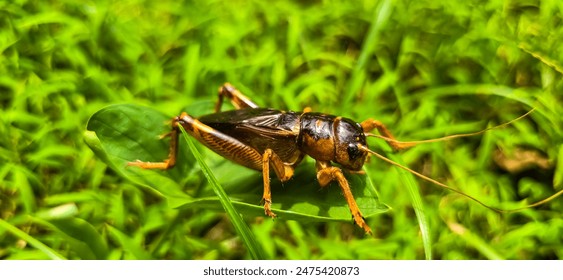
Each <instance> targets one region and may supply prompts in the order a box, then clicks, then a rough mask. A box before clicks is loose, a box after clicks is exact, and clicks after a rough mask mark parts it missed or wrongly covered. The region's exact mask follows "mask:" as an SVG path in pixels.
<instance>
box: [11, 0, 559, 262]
mask: <svg viewBox="0 0 563 280" xmlns="http://www.w3.org/2000/svg"><path fill="white" fill-rule="evenodd" d="M560 2H561V1H557V0H551V1H541V3H539V2H534V1H523V0H521V1H519V0H510V1H508V0H507V1H504V0H492V1H470V2H467V1H466V2H462V1H459V2H456V3H454V2H450V1H406V0H395V1H391V0H389V1H275V2H273V3H270V2H264V1H193V2H191V1H169V0H161V1H158V2H151V1H143V0H128V1H118V2H114V1H96V2H85V3H77V2H76V1H68V0H57V1H55V0H52V1H32V0H20V1H0V106H1V112H0V258H1V259H59V258H60V259H250V258H252V257H257V256H256V255H255V254H252V253H251V251H250V250H249V249H248V247H247V246H246V245H245V244H249V242H248V241H246V242H245V239H244V238H241V237H240V235H239V234H240V233H239V231H237V230H236V229H235V227H234V226H233V220H232V218H229V216H228V215H226V214H225V213H224V210H223V208H222V206H221V205H222V204H221V203H220V200H218V199H217V198H214V200H213V199H211V200H210V201H205V200H199V201H197V203H193V204H185V203H186V201H187V200H188V199H192V198H202V197H203V198H213V197H215V196H214V192H213V190H212V189H211V188H210V185H209V184H208V182H207V180H206V178H205V176H204V175H203V173H202V169H201V168H200V167H199V165H197V163H196V160H195V158H193V156H192V154H191V153H190V152H189V149H188V147H187V145H185V141H183V140H182V141H181V145H182V147H181V152H180V155H181V158H180V160H181V162H180V163H179V166H178V168H175V169H174V170H171V171H169V172H168V173H164V172H157V171H146V170H133V168H128V169H124V168H123V167H124V166H123V165H119V164H117V165H116V164H112V161H111V160H110V159H111V157H112V156H113V155H112V154H111V153H107V149H108V146H107V145H106V144H105V142H103V141H102V142H99V141H98V142H97V141H95V140H96V137H94V136H95V135H93V134H92V133H88V132H87V133H86V134H85V132H86V130H87V125H88V121H89V119H90V118H91V117H92V116H93V115H94V114H95V113H96V112H99V111H100V110H102V109H103V108H110V107H108V106H110V105H113V106H118V108H125V107H119V106H132V107H135V108H139V107H141V106H148V107H151V108H152V109H151V110H152V111H154V112H158V114H157V115H158V116H159V117H157V118H155V117H154V116H156V115H155V114H153V113H150V112H152V111H150V112H149V111H148V110H147V112H145V113H137V115H134V116H135V118H134V119H131V122H133V123H137V124H139V125H144V126H146V127H148V128H150V129H153V130H154V131H155V133H154V135H152V134H151V135H149V134H147V133H146V132H144V131H145V130H144V126H143V129H138V130H135V129H134V127H133V129H132V130H129V131H128V133H132V134H133V135H137V136H136V139H148V140H147V141H145V142H143V143H144V145H145V146H143V147H141V148H142V150H138V149H140V147H138V146H135V145H133V144H132V145H131V146H120V145H116V146H112V147H111V148H112V149H116V150H119V151H122V152H123V155H127V158H120V159H119V160H121V162H126V161H129V160H135V159H137V158H138V155H139V154H141V153H142V154H147V155H148V156H151V157H153V158H154V159H162V158H164V157H166V155H167V152H168V151H167V142H166V140H159V139H158V135H159V134H161V133H163V132H166V131H167V130H168V129H169V126H168V125H167V124H166V123H165V120H167V119H168V118H170V117H172V116H175V115H177V114H179V113H180V112H181V111H183V110H187V111H188V112H189V113H190V114H192V115H195V116H198V115H202V114H206V113H210V112H212V110H213V109H212V107H213V102H215V100H216V98H217V97H216V91H217V88H218V87H219V86H220V85H221V84H222V83H224V82H227V81H228V82H230V83H232V84H233V85H235V86H236V87H238V88H239V89H241V91H242V92H244V93H245V94H246V95H247V96H249V97H251V98H252V99H253V100H254V101H255V102H256V103H257V104H259V105H261V106H264V107H272V108H280V109H290V110H301V109H302V108H304V107H306V106H311V107H312V108H313V109H314V110H315V111H321V112H327V113H331V114H336V115H343V116H346V117H349V118H352V119H355V120H357V121H362V120H364V119H367V118H370V117H371V118H375V119H378V120H380V121H382V122H383V123H385V124H386V125H387V126H388V127H389V128H390V129H391V130H392V131H393V133H394V134H395V135H396V136H397V137H398V138H400V139H401V140H417V139H428V138H435V137H440V136H445V135H451V134H455V133H465V132H473V131H478V130H481V129H483V128H486V127H490V126H494V125H496V124H499V123H503V122H506V121H509V120H511V119H514V118H516V117H518V116H520V115H521V114H523V113H525V112H526V111H528V110H530V109H531V108H532V107H534V108H536V111H535V112H534V113H533V114H532V115H531V116H530V117H528V118H526V119H523V120H520V121H518V122H516V123H514V124H512V125H511V126H509V127H506V128H502V129H497V130H493V131H490V132H487V133H486V134H484V135H481V136H475V137H470V138H462V139H456V140H451V141H448V142H442V143H432V144H423V145H419V146H417V147H414V148H412V149H409V150H407V151H404V152H400V153H396V154H391V153H390V151H389V149H388V148H387V147H385V143H381V141H379V140H377V139H370V147H371V148H372V149H374V150H376V151H378V152H381V153H384V154H387V155H388V156H389V157H392V158H393V159H395V160H397V161H400V162H402V163H404V164H406V165H408V166H409V167H411V168H413V169H414V170H417V171H419V172H421V173H423V174H425V175H427V176H430V177H432V178H435V179H437V180H439V181H441V182H444V183H446V184H448V185H450V186H453V187H456V188H458V189H460V190H462V191H464V192H465V193H468V194H470V195H472V196H474V197H477V198H478V199H480V200H481V201H483V202H484V203H486V204H488V205H492V206H499V207H502V208H518V207H520V206H523V205H525V204H529V203H532V202H535V201H538V200H540V199H543V198H545V197H547V196H549V195H550V194H553V193H555V192H556V191H558V190H561V188H562V186H563V167H562V166H563V164H561V162H562V161H563V147H562V145H561V144H562V143H563V137H562V136H563V132H562V129H561V128H562V127H563V126H562V125H561V124H562V122H561V117H560V116H561V114H562V113H563V112H562V110H561V108H562V97H561V96H562V95H561V92H562V90H563V82H561V81H562V75H563V71H562V69H563V50H562V47H561V44H560V40H559V38H561V37H563V28H562V26H561V24H560V22H561V20H562V16H561V10H563V4H561V3H560ZM116 104H130V105H116ZM225 107H227V106H225ZM114 108H115V107H114ZM123 129H125V127H124V128H123ZM127 135H129V134H127ZM98 136H99V135H98ZM151 138H152V139H153V140H154V141H150V139H151ZM110 140H111V139H110ZM134 140H135V139H134ZM90 147H92V148H93V149H91V148H90ZM198 147H200V146H198ZM198 150H199V151H200V152H202V153H203V159H204V161H205V163H206V164H207V165H208V166H209V167H210V169H211V172H212V174H213V175H214V176H215V177H216V178H217V179H218V181H219V185H220V186H222V187H223V188H224V191H225V192H226V193H227V194H228V195H230V196H231V195H232V197H231V198H230V199H231V201H232V203H233V205H234V206H235V209H237V210H236V211H239V213H238V214H240V215H242V218H243V220H244V223H242V224H239V226H242V227H244V226H247V227H248V228H249V229H250V231H251V233H248V232H247V234H248V236H252V237H250V238H251V239H252V240H251V241H250V242H253V243H255V244H258V247H260V248H261V249H259V250H261V251H263V252H262V254H264V255H263V256H261V257H263V258H269V259H424V258H428V257H430V256H431V257H432V258H435V259H561V258H563V245H562V244H563V238H562V236H563V234H562V232H563V219H562V218H561V214H560V213H561V211H562V210H563V209H562V207H563V200H562V199H561V198H559V199H555V200H553V201H551V202H550V203H549V204H547V205H543V206H540V207H538V208H534V209H528V210H524V211H520V212H517V213H510V214H498V213H496V212H493V211H491V210H488V209H486V208H484V207H482V206H480V205H478V204H477V203H474V202H472V201H470V200H468V199H467V198H464V197H461V196H459V195H457V194H455V193H452V192H448V191H446V190H443V189H440V188H439V187H436V186H434V185H431V184H430V183H427V182H425V181H422V180H419V179H417V178H414V179H412V178H410V175H406V174H404V172H402V171H400V172H398V169H397V168H396V167H392V166H390V165H389V164H387V163H385V162H382V161H379V160H377V159H376V158H372V159H371V160H370V162H369V163H368V164H366V166H365V168H366V171H367V173H368V174H369V178H368V179H369V180H366V181H365V182H364V181H362V180H360V181H359V182H360V183H359V184H356V183H354V185H356V187H357V188H358V185H360V187H361V186H364V185H365V186H371V184H373V186H374V187H375V189H376V191H373V190H372V189H371V188H369V190H368V191H366V192H365V193H368V194H369V193H373V196H372V198H378V200H379V201H380V202H381V203H383V204H384V205H387V206H389V207H390V208H391V210H390V211H387V212H384V213H376V214H374V215H372V216H370V217H369V218H368V224H369V225H370V226H371V227H372V229H374V231H375V233H374V236H365V235H364V234H363V232H362V231H361V229H358V228H356V227H355V226H354V225H353V224H352V223H351V220H348V221H342V219H328V220H323V219H319V218H314V217H313V218H311V217H304V216H303V215H301V214H303V213H302V212H303V211H311V210H310V209H314V207H315V205H319V204H320V203H328V205H329V207H338V205H336V204H338V203H343V199H342V201H339V200H338V188H337V186H335V185H331V189H330V190H320V188H319V187H318V186H316V185H315V184H314V180H315V174H314V167H313V166H312V165H311V163H312V161H308V162H307V163H305V164H303V166H301V167H300V168H298V170H297V172H298V174H299V176H298V177H296V178H295V179H294V180H293V181H292V182H290V183H289V184H288V185H285V186H281V185H280V184H279V183H275V180H274V184H275V186H277V187H278V188H277V190H276V191H277V192H278V195H277V197H276V193H275V192H274V196H273V201H274V203H280V205H283V203H284V202H286V203H287V201H288V199H289V198H288V197H291V196H290V195H286V197H284V193H285V191H284V190H285V189H288V188H293V187H295V188H298V186H300V185H301V186H303V187H306V188H307V193H309V194H310V195H309V196H310V197H307V196H304V197H299V199H301V200H302V201H301V203H302V204H303V205H309V208H306V209H305V210H299V211H302V212H298V214H300V215H301V216H299V217H298V216H292V217H290V216H288V217H286V218H280V219H277V220H275V221H272V220H271V219H269V218H267V217H264V216H263V215H262V214H261V213H259V212H260V211H259V210H260V206H259V202H260V198H261V196H260V195H261V188H262V183H261V177H260V174H259V173H256V172H252V171H248V170H245V169H244V168H241V167H238V166H236V165H234V164H232V163H230V162H226V161H224V160H222V159H221V158H219V157H218V156H215V155H214V154H213V153H211V152H209V151H207V150H205V149H203V148H198ZM104 151H106V153H104ZM114 163H115V161H114ZM124 170H125V171H124ZM142 171H146V172H142ZM125 172H129V173H131V174H133V175H134V177H132V176H131V174H129V173H127V174H126V173H125ZM128 174H129V175H128ZM163 174H164V175H163ZM233 175H238V176H239V177H238V178H239V179H238V181H236V182H235V183H233V182H232V180H230V179H229V178H231V177H230V176H233ZM163 178H164V179H163ZM166 178H174V179H173V180H172V179H166ZM157 179H158V180H165V181H162V182H164V183H162V184H159V185H158V186H157V187H158V188H155V187H154V186H152V185H151V184H150V183H151V182H154V181H153V180H157ZM351 180H352V181H356V180H355V179H354V178H352V179H351ZM365 186H364V187H365ZM292 191H293V190H288V192H287V193H290V194H291V193H292ZM330 191H332V192H333V193H334V195H331V194H330V193H329V194H327V193H325V192H330ZM244 193H246V194H248V196H247V197H246V199H247V200H245V201H243V202H244V203H245V205H246V204H248V205H249V206H248V208H240V206H237V205H240V201H238V200H237V199H238V197H237V195H238V194H244ZM254 193H256V194H257V195H256V197H254V201H255V204H252V201H253V196H252V194H254ZM324 197H328V198H330V200H324V201H323V199H322V198H324ZM171 198H176V199H171ZM333 198H335V199H334V200H333ZM192 201H193V200H192ZM237 203H238V204H237ZM182 205H184V206H183V207H182ZM253 207H254V208H253ZM241 209H242V210H241ZM244 209H247V210H244ZM248 209H250V210H248ZM253 209H254V210H253ZM307 209H308V210H307ZM335 209H337V208H335ZM282 210H283V209H282ZM368 210H369V209H368ZM306 213H307V212H306ZM280 216H281V215H280ZM417 217H418V218H417Z"/></svg>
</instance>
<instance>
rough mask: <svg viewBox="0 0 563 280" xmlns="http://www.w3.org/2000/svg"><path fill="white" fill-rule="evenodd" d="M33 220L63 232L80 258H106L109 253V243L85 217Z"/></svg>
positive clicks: (35, 218)
mask: <svg viewBox="0 0 563 280" xmlns="http://www.w3.org/2000/svg"><path fill="white" fill-rule="evenodd" d="M43 216H44V215H43ZM33 221H34V222H37V223H39V224H42V225H44V226H47V227H50V228H51V229H53V230H55V231H58V232H59V233H61V234H63V236H64V237H65V241H66V242H68V244H69V245H70V246H71V249H72V250H73V251H74V252H76V253H77V255H78V256H79V257H80V259H105V258H106V256H107V254H108V249H107V244H106V243H105V241H104V239H103V238H102V236H101V235H100V234H99V233H98V231H97V230H96V228H94V226H92V224H90V223H89V222H87V221H85V220H83V219H80V218H65V219H51V220H47V219H43V218H39V217H34V218H33Z"/></svg>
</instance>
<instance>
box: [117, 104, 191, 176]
mask: <svg viewBox="0 0 563 280" xmlns="http://www.w3.org/2000/svg"><path fill="white" fill-rule="evenodd" d="M184 114H186V113H183V114H182V115H180V116H177V117H174V118H173V119H172V130H171V131H170V132H169V133H167V134H165V135H163V136H161V138H164V137H168V136H169V137H170V148H169V151H168V157H167V158H166V159H164V160H163V161H160V162H148V161H140V160H136V161H131V162H128V163H127V166H138V167H141V168H144V169H170V168H172V167H174V166H175V165H176V157H177V155H178V136H179V133H180V129H179V128H178V122H179V121H180V119H181V118H182V116H183V115H184Z"/></svg>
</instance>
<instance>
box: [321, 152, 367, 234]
mask: <svg viewBox="0 0 563 280" xmlns="http://www.w3.org/2000/svg"><path fill="white" fill-rule="evenodd" d="M316 165H317V180H318V181H319V184H320V185H321V187H325V186H326V185H328V184H329V183H330V182H332V181H336V182H338V185H339V186H340V189H341V190H342V194H343V195H344V199H346V202H347V203H348V207H350V212H351V213H352V218H353V219H354V222H355V223H356V224H357V225H358V226H359V227H361V228H362V229H363V230H364V231H365V232H366V233H367V234H371V228H370V227H369V226H368V225H367V223H366V221H365V220H364V217H363V216H362V212H361V211H360V208H359V207H358V204H357V203H356V200H355V199H354V195H353V194H352V190H351V189H350V185H349V184H348V180H346V177H344V174H343V173H342V169H340V168H338V167H334V166H331V165H330V162H323V161H317V164H316Z"/></svg>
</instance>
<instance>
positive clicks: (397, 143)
mask: <svg viewBox="0 0 563 280" xmlns="http://www.w3.org/2000/svg"><path fill="white" fill-rule="evenodd" d="M535 110H536V109H535V108H533V109H531V110H530V111H528V112H527V113H525V114H524V115H522V116H520V117H518V118H515V119H513V120H511V121H509V122H505V123H503V124H499V125H497V126H493V127H489V128H485V129H483V130H481V131H477V132H472V133H462V134H454V135H448V136H444V137H439V138H435V139H428V140H417V141H399V140H397V139H394V138H391V137H387V136H383V135H377V134H373V133H365V135H366V136H369V137H376V138H380V139H383V140H385V141H387V143H389V144H391V145H392V146H394V147H401V149H403V148H410V147H412V146H415V145H417V144H422V143H434V142H441V141H446V140H451V139H454V138H461V137H468V136H475V135H479V134H483V133H485V132H487V131H489V130H493V129H497V128H502V127H505V126H508V125H510V124H511V123H514V122H517V121H519V120H521V119H523V118H525V117H527V116H528V115H529V114H531V113H532V112H534V111H535Z"/></svg>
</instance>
